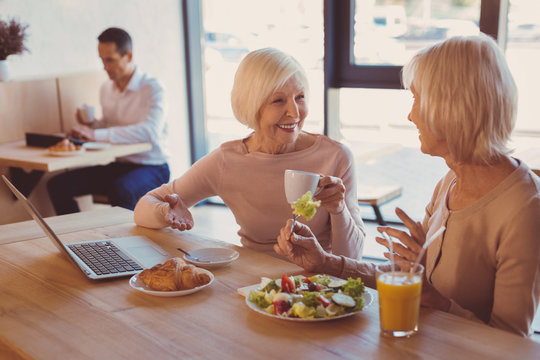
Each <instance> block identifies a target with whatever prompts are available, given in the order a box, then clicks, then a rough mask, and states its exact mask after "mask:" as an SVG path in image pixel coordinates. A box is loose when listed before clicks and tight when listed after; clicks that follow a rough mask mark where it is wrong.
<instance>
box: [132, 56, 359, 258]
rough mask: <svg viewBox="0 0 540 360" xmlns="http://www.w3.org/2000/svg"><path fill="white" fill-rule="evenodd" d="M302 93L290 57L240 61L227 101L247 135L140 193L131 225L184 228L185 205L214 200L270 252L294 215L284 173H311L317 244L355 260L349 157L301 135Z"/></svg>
mask: <svg viewBox="0 0 540 360" xmlns="http://www.w3.org/2000/svg"><path fill="white" fill-rule="evenodd" d="M308 94H309V89H308V82H307V78H306V75H305V72H304V70H303V69H302V67H301V66H300V64H299V63H298V62H297V61H296V60H295V59H294V58H293V57H291V56H289V55H287V54H285V53H283V52H281V51H279V50H276V49H272V48H266V49H260V50H256V51H253V52H251V53H249V54H248V55H246V57H245V58H244V59H243V60H242V62H241V63H240V65H239V67H238V70H237V72H236V76H235V79H234V85H233V89H232V94H231V100H232V107H233V111H234V114H235V116H236V118H237V119H238V121H240V122H241V123H242V124H245V125H247V126H248V127H249V128H251V129H253V132H252V133H251V134H250V135H249V136H247V137H246V138H244V139H240V140H235V141H230V142H226V143H224V144H222V145H221V146H220V147H219V148H218V149H216V150H214V151H213V152H211V153H210V154H208V155H206V156H205V157H203V158H202V159H200V160H199V161H197V162H196V163H195V164H194V165H193V166H192V167H191V168H190V169H189V170H188V171H187V172H186V173H185V174H184V175H182V176H181V177H179V178H178V179H176V180H174V181H172V182H171V183H169V184H165V185H162V186H161V187H159V188H157V189H154V190H152V191H150V192H149V193H148V194H146V195H145V196H144V197H143V198H141V199H140V200H139V202H138V203H137V206H136V207H135V222H136V223H137V224H138V225H141V226H145V227H150V228H162V227H167V226H170V227H173V228H176V229H179V230H189V229H191V228H192V226H193V218H192V216H191V213H190V212H189V210H188V209H189V207H191V206H193V205H195V204H196V203H198V202H200V201H201V200H203V199H206V198H209V197H211V196H214V195H219V196H220V197H221V198H222V199H223V201H224V202H225V204H226V205H227V206H228V207H229V208H230V209H231V211H232V213H233V214H234V216H235V219H236V222H237V223H238V225H240V230H239V232H238V234H239V235H240V237H241V242H242V244H243V245H244V246H246V247H249V248H252V249H255V250H259V251H266V252H268V253H271V254H275V253H274V252H273V251H272V246H273V245H274V244H275V243H276V237H277V235H278V233H279V229H280V228H281V226H282V225H283V223H284V222H285V221H286V220H287V219H288V218H290V217H291V215H292V209H291V207H290V205H289V203H288V202H287V200H286V198H285V190H284V180H283V178H284V172H285V170H286V169H294V170H302V171H309V172H315V173H318V174H324V175H321V176H320V179H319V184H318V190H319V191H318V194H317V195H316V196H315V197H314V198H315V199H316V200H320V201H321V207H320V208H319V209H318V211H317V214H316V215H315V217H314V218H313V219H312V220H311V221H310V225H311V227H312V229H313V232H314V233H315V234H317V237H318V239H319V243H320V245H321V246H322V248H324V249H325V250H326V251H331V252H332V253H335V254H340V255H345V256H348V257H351V258H354V259H360V258H361V256H362V247H363V240H364V236H365V232H364V224H363V222H362V219H361V218H360V215H359V208H358V203H357V201H358V200H357V196H356V174H355V170H354V163H353V156H352V153H351V152H350V150H349V149H347V148H346V147H345V146H344V145H342V144H340V143H338V142H336V141H333V140H331V139H329V138H328V137H326V136H323V135H317V134H311V133H308V132H306V131H303V130H302V127H303V125H304V120H305V118H306V116H307V112H308V109H307V97H308Z"/></svg>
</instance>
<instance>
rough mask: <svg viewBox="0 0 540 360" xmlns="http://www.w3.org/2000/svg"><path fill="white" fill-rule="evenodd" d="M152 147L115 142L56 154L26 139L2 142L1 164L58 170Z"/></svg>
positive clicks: (108, 161)
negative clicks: (91, 149) (74, 153)
mask: <svg viewBox="0 0 540 360" xmlns="http://www.w3.org/2000/svg"><path fill="white" fill-rule="evenodd" d="M151 149H152V144H150V143H139V144H113V145H111V146H110V147H108V148H106V149H103V150H98V151H90V150H88V151H85V152H83V153H81V154H77V155H73V156H54V155H51V154H49V152H48V150H47V149H45V148H39V147H31V146H26V142H25V141H24V140H20V141H13V142H7V143H2V144H0V166H6V167H8V166H11V167H18V168H25V169H31V170H41V171H56V170H62V169H67V168H72V167H78V166H90V165H100V164H108V163H110V162H113V161H114V159H115V158H117V157H120V156H126V155H130V154H136V153H140V152H144V151H148V150H151Z"/></svg>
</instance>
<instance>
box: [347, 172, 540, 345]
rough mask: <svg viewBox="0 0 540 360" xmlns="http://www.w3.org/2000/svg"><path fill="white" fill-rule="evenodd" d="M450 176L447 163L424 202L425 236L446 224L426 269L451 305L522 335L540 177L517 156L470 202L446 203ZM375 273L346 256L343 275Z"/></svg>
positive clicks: (530, 294) (539, 250)
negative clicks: (510, 168)
mask: <svg viewBox="0 0 540 360" xmlns="http://www.w3.org/2000/svg"><path fill="white" fill-rule="evenodd" d="M454 181H455V174H454V173H453V172H452V171H449V172H448V173H447V174H446V176H445V177H443V178H442V180H441V181H440V182H439V183H438V185H437V187H436V188H435V192H434V193H433V197H432V199H431V202H430V203H429V204H428V206H427V207H426V217H425V219H424V222H423V225H424V229H425V230H426V232H427V237H429V234H431V233H433V232H435V231H436V230H437V229H438V228H439V227H440V226H442V225H445V226H446V231H445V232H444V234H443V236H439V238H438V239H436V240H435V241H434V242H433V244H432V245H431V246H430V247H429V248H428V251H427V256H426V276H427V278H428V280H429V281H431V283H432V284H433V286H434V287H435V288H436V289H437V290H438V291H439V292H441V294H442V295H444V296H445V297H447V298H449V299H450V300H451V303H452V304H451V307H450V310H449V311H450V312H451V313H453V314H457V315H460V316H463V317H466V318H469V319H475V320H481V321H483V322H484V323H487V324H489V325H491V326H493V327H496V328H500V329H503V330H507V331H511V332H514V333H517V334H520V335H523V336H527V335H529V334H530V332H531V331H530V326H531V323H532V320H533V318H534V314H535V311H536V309H537V307H538V305H539V300H540V179H539V178H538V177H537V176H536V175H534V174H533V173H532V172H531V171H530V170H529V168H528V167H527V166H526V165H525V164H523V163H520V166H519V168H518V169H516V170H515V171H514V172H513V173H512V174H510V175H509V176H508V177H507V178H506V179H505V180H504V181H502V182H501V183H500V184H499V185H498V186H497V187H496V188H495V189H493V190H492V191H490V192H489V193H488V194H486V195H485V196H484V197H483V198H481V199H480V200H478V201H477V202H476V203H474V204H473V205H471V206H469V207H467V208H465V209H462V210H459V211H450V210H449V209H448V207H447V196H448V191H449V189H450V187H451V185H452V183H453V182H454ZM373 274H374V267H373V265H371V264H366V263H358V262H355V261H352V260H348V259H346V261H345V264H344V269H343V273H342V274H341V276H342V277H347V276H355V275H356V276H358V275H360V276H362V277H365V279H366V283H367V284H368V285H369V286H372V287H373V286H374V283H373Z"/></svg>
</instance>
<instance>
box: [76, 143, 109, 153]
mask: <svg viewBox="0 0 540 360" xmlns="http://www.w3.org/2000/svg"><path fill="white" fill-rule="evenodd" d="M109 147H111V144H110V143H102V142H86V143H84V144H83V148H85V149H86V150H91V151H95V150H103V149H107V148H109Z"/></svg>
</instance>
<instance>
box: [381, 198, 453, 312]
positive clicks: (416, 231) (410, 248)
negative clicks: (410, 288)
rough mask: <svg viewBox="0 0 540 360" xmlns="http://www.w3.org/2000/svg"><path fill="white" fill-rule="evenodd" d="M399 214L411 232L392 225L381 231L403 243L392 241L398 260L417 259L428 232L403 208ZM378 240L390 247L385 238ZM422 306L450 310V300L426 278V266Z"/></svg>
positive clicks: (388, 255)
mask: <svg viewBox="0 0 540 360" xmlns="http://www.w3.org/2000/svg"><path fill="white" fill-rule="evenodd" d="M396 214H397V216H398V217H399V218H400V219H401V221H403V224H404V225H405V226H406V227H407V229H408V230H409V234H408V233H407V232H405V231H401V230H398V229H394V228H391V227H382V226H381V227H378V228H377V230H378V231H379V232H383V231H385V232H386V233H387V234H388V235H390V236H393V237H395V238H397V239H399V241H400V242H401V243H398V242H392V249H393V250H394V254H395V255H394V259H395V260H396V261H397V260H407V261H416V258H417V257H418V254H419V253H420V251H421V249H422V246H423V245H424V243H425V241H426V234H425V232H424V228H423V227H422V224H421V223H420V222H415V221H414V220H412V219H411V218H410V217H409V216H408V215H407V214H406V213H405V212H404V211H403V210H401V209H400V208H396ZM376 240H377V242H378V243H379V244H381V245H384V246H386V247H387V248H388V249H390V248H389V246H390V245H389V244H388V241H386V240H385V239H383V238H380V237H377V238H376ZM384 256H385V257H386V258H387V259H390V253H389V252H387V253H384ZM420 263H421V264H423V265H424V266H425V256H424V258H423V259H421V261H420ZM421 304H422V306H425V307H430V308H434V309H438V310H442V311H446V312H448V310H449V309H450V300H448V298H446V297H444V296H443V295H442V294H441V293H440V292H439V291H438V290H437V289H435V288H434V287H433V285H431V283H430V282H429V281H428V280H427V278H426V273H425V268H424V279H423V281H422V300H421Z"/></svg>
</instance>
